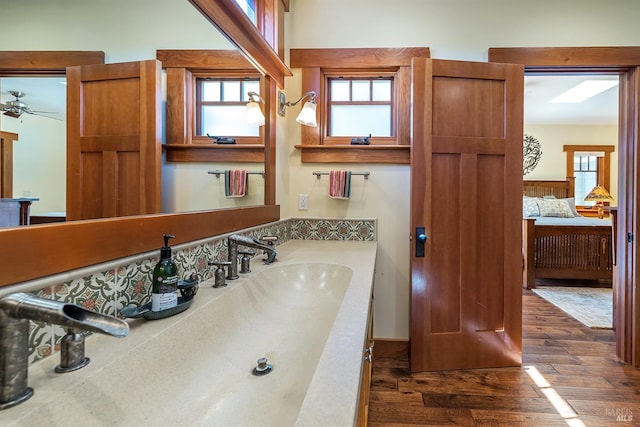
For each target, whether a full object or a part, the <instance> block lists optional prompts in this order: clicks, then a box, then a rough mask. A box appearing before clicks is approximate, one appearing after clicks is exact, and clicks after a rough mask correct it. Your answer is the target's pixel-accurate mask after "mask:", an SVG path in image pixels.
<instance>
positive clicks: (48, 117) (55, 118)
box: [5, 111, 64, 122]
mask: <svg viewBox="0 0 640 427" xmlns="http://www.w3.org/2000/svg"><path fill="white" fill-rule="evenodd" d="M27 113H29V114H32V115H34V116H40V117H45V118H47V119H52V120H57V121H59V122H63V121H64V120H62V119H59V118H57V117H50V116H45V115H44V114H40V112H35V111H27ZM43 113H46V111H43ZM5 114H6V113H5ZM51 114H58V113H51Z"/></svg>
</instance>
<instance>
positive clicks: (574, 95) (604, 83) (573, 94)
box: [549, 80, 618, 104]
mask: <svg viewBox="0 0 640 427" xmlns="http://www.w3.org/2000/svg"><path fill="white" fill-rule="evenodd" d="M617 85H618V80H585V81H583V82H582V83H580V84H578V85H577V86H574V87H572V88H571V89H569V90H567V91H566V92H563V93H561V94H560V95H558V96H556V97H555V98H553V99H552V100H551V101H549V102H551V103H556V104H558V103H560V104H571V103H574V104H577V103H579V102H582V101H584V100H587V99H589V98H591V97H593V96H596V95H597V94H599V93H602V92H604V91H605V90H607V89H611V88H612V87H614V86H617Z"/></svg>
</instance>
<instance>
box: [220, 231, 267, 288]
mask: <svg viewBox="0 0 640 427" xmlns="http://www.w3.org/2000/svg"><path fill="white" fill-rule="evenodd" d="M227 242H228V246H229V258H228V260H229V262H230V263H231V265H229V274H228V275H227V279H228V280H235V279H237V278H238V277H240V276H238V245H242V246H247V247H250V248H255V249H260V250H263V251H264V252H265V253H266V254H267V258H266V259H265V260H264V263H265V264H271V263H272V262H273V261H275V260H276V255H277V254H276V248H275V246H273V245H266V244H264V243H260V241H259V240H257V239H252V238H250V237H246V236H241V235H239V234H232V235H231V236H229V237H228V238H227Z"/></svg>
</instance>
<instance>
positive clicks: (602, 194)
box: [584, 185, 613, 202]
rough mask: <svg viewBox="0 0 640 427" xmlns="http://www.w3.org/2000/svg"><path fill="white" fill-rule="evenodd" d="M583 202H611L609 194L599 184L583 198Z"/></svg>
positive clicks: (611, 198)
mask: <svg viewBox="0 0 640 427" xmlns="http://www.w3.org/2000/svg"><path fill="white" fill-rule="evenodd" d="M584 201H585V202H613V197H611V194H609V192H608V191H607V190H606V188H604V187H603V186H601V185H596V186H595V187H593V190H591V192H590V193H589V194H587V197H585V198H584Z"/></svg>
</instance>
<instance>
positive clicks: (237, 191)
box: [224, 170, 247, 198]
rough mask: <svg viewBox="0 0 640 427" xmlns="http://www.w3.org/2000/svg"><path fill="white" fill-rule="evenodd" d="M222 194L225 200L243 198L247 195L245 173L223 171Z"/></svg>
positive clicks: (244, 171)
mask: <svg viewBox="0 0 640 427" xmlns="http://www.w3.org/2000/svg"><path fill="white" fill-rule="evenodd" d="M224 194H225V196H227V198H234V197H244V196H245V195H246V194H247V171H246V170H226V171H224Z"/></svg>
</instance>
